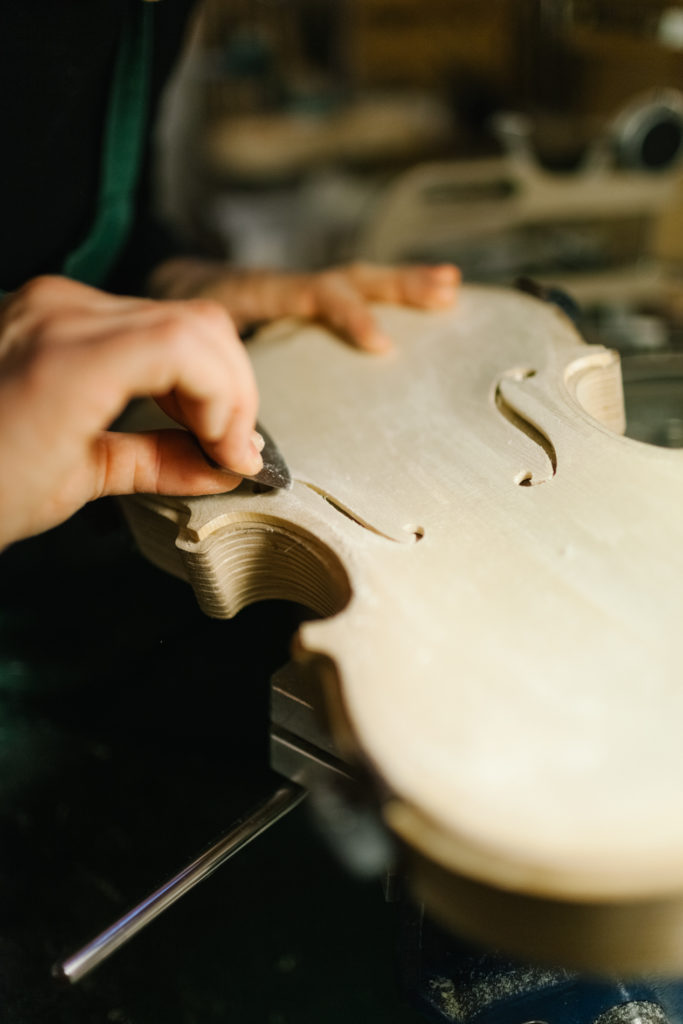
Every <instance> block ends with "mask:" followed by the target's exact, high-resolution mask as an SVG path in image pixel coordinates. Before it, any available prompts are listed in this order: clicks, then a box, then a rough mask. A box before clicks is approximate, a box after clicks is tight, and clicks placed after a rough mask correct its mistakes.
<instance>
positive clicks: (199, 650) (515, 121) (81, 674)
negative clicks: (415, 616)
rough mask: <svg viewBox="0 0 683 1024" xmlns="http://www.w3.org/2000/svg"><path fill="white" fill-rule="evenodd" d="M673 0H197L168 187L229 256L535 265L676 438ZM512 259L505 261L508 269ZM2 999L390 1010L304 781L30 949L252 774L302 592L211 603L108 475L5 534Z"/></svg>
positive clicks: (3, 1013) (358, 909)
mask: <svg viewBox="0 0 683 1024" xmlns="http://www.w3.org/2000/svg"><path fill="white" fill-rule="evenodd" d="M681 89H683V7H675V6H672V5H671V4H666V3H663V2H661V0H629V2H622V0H573V2H572V0H554V2H553V0H488V2H487V3H481V2H480V0H281V2H279V0H209V2H208V3H206V4H205V5H204V8H203V12H202V15H201V17H200V18H198V19H197V20H196V22H195V23H194V25H193V31H192V34H191V37H190V38H189V39H188V46H187V51H186V54H185V56H184V59H183V61H182V64H181V65H180V67H179V69H178V73H177V75H176V76H175V78H174V80H173V82H172V83H171V86H170V87H169V90H168V93H167V96H166V102H165V108H164V116H163V118H162V120H161V122H160V125H159V129H158V136H157V143H158V161H157V164H158V171H157V174H158V186H159V188H158V195H159V206H160V210H161V211H162V212H163V214H164V215H165V216H166V217H167V218H168V219H169V220H170V221H171V222H172V223H173V224H174V226H175V227H176V229H177V230H178V231H179V232H180V233H182V234H183V235H184V236H185V237H186V238H187V239H188V240H190V241H192V243H193V244H196V245H197V246H199V247H201V248H202V249H204V250H206V251H210V252H212V253H215V254H222V255H225V256H226V257H228V258H230V259H231V260H233V261H234V262H235V263H236V264H237V265H241V266H244V267H255V266H261V267H281V268H291V269H300V268H306V267H308V268H318V267H323V266H326V265H329V264H332V263H336V262H340V261H343V260H349V259H364V258H372V259H376V260H385V261H395V262H402V261H406V260H414V259H424V260H428V261H430V262H431V261H437V260H438V261H440V260H445V259H448V260H454V261H455V262H457V263H458V264H459V265H460V266H461V268H462V270H463V276H464V279H465V280H466V281H486V282H499V283H503V284H506V285H508V284H509V285H514V284H515V283H516V282H518V281H519V280H520V279H529V278H531V279H533V281H534V282H536V284H537V285H539V286H541V287H552V288H560V289H562V290H563V291H564V292H566V294H567V295H568V296H569V297H570V299H571V300H572V301H573V302H575V303H576V315H577V317H578V320H579V323H580V325H581V327H582V330H583V331H584V333H585V334H586V336H587V337H588V338H589V339H590V340H597V341H602V342H603V343H605V344H609V345H611V346H613V347H617V348H618V349H619V350H620V351H621V353H622V356H623V365H624V376H625V386H626V400H627V415H628V432H629V434H630V435H631V436H633V437H638V438H640V439H641V440H644V441H648V442H650V443H654V444H663V445H668V446H682V445H683V355H682V354H681V353H682V351H683V349H682V347H681V338H682V332H681V321H682V318H683V293H682V291H681V281H682V277H681V269H682V265H683V231H682V230H681V229H682V228H683V191H682V190H681V173H682V172H681V166H682V165H681V157H682V156H683V96H682V95H681V92H680V91H679V90H681ZM527 286H528V282H527ZM0 572H1V576H0V579H1V585H0V634H1V635H2V641H3V643H2V650H3V651H4V654H3V659H4V661H3V663H2V665H1V666H0V735H1V736H2V743H1V744H0V761H1V763H2V772H1V773H0V817H1V824H0V828H1V834H2V841H1V843H0V879H1V884H2V890H3V896H2V900H1V901H0V1021H1V1022H2V1024H38V1022H40V1024H95V1022H98V1024H101V1022H112V1024H161V1022H163V1024H214V1022H223V1021H231V1022H232V1021H234V1022H239V1024H251V1022H253V1024H309V1022H310V1024H313V1022H315V1024H323V1022H324V1024H342V1022H343V1024H347V1022H349V1021H354V1022H358V1024H365V1022H367V1024H371V1022H372V1024H378V1022H383V1021H387V1022H388V1021H391V1022H392V1024H401V1022H405V1024H409V1022H413V1024H416V1022H418V1021H420V1020H423V1019H425V1018H424V1016H423V1015H422V1012H421V1010H419V1009H418V1007H417V1006H416V1001H415V998H414V996H415V993H414V991H411V976H410V973H411V972H410V970H409V969H408V967H407V966H406V964H407V963H409V957H408V958H407V957H406V953H407V948H406V945H405V944H406V942H407V941H408V940H407V937H406V936H407V935H409V932H410V929H409V928H408V930H406V921H408V920H409V919H410V915H411V913H412V911H413V909H414V908H410V907H406V905H405V901H402V900H400V899H399V901H398V903H389V902H386V901H385V898H384V892H383V889H382V886H381V884H380V882H379V880H377V881H371V882H368V881H359V880H358V879H355V878H352V877H351V876H350V875H349V874H348V873H347V871H346V870H345V868H343V867H342V866H341V865H340V864H339V863H338V862H337V860H336V859H335V857H334V855H333V854H332V852H331V851H330V849H329V847H328V845H327V843H326V841H325V840H324V838H323V837H322V836H321V834H320V831H319V829H318V827H317V826H316V823H315V822H314V820H313V819H312V818H311V817H310V814H309V811H308V809H307V807H306V805H303V806H302V807H300V808H299V809H297V810H296V811H295V812H294V813H293V814H292V815H291V816H290V817H289V818H287V819H286V820H285V821H284V822H282V823H280V824H279V825H277V826H275V827H274V828H273V829H272V830H271V831H270V832H269V833H268V834H267V835H265V836H264V837H262V838H261V839H259V840H257V841H256V842H255V843H254V844H252V846H250V847H249V848H248V849H247V850H245V851H243V852H242V853H241V854H240V855H239V856H238V857H237V858H236V859H235V860H233V861H232V862H230V864H229V865H227V866H225V867H223V868H222V869H221V870H220V871H219V872H218V873H217V874H216V875H214V876H213V877H212V878H210V879H208V880H207V881H205V882H203V883H202V884H201V885H200V886H199V887H198V888H197V889H196V890H194V891H193V892H191V893H190V894H188V895H187V896H185V897H184V898H183V899H182V900H181V901H180V902H179V903H178V904H176V905H175V906H174V907H172V908H171V909H169V910H168V911H166V912H165V913H164V914H163V915H162V916H161V917H160V918H159V919H158V920H157V921H155V922H154V923H152V924H151V925H150V926H149V927H148V928H147V929H145V930H144V931H143V932H142V933H141V934H140V935H139V936H138V937H136V938H134V939H133V940H132V941H131V942H130V943H129V944H128V945H127V946H125V947H124V948H122V949H121V950H120V951H118V952H117V953H115V954H114V956H113V957H112V958H111V959H110V960H109V961H107V962H106V963H105V964H103V965H102V966H101V967H99V968H98V969H97V970H96V971H95V972H93V973H92V974H91V975H90V976H88V977H87V978H85V979H84V980H83V981H82V982H80V983H79V984H78V985H77V986H75V987H74V988H72V989H69V988H66V989H63V988H60V987H59V986H57V985H56V983H55V982H53V981H52V978H51V976H50V969H51V966H52V964H53V963H55V962H56V961H58V960H59V959H60V958H62V957H64V956H66V955H68V954H70V953H72V952H73V951H74V950H75V949H76V948H78V947H79V946H80V945H82V944H83V943H85V942H86V941H87V940H89V939H90V938H92V937H93V936H94V935H95V934H96V933H97V932H98V931H100V930H101V929H102V928H103V927H105V926H106V925H108V924H110V923H111V922H112V921H113V920H115V919H116V918H117V917H118V916H119V915H120V914H122V913H123V912H124V911H125V910H127V909H128V908H129V907H130V906H132V905H133V904H134V903H135V902H136V901H137V900H139V899H141V898H142V897H143V896H145V895H146V894H147V893H148V892H150V891H151V890H153V889H154V888H155V887H156V886H157V885H158V884H160V883H161V882H162V881H164V880H165V879H166V878H168V877H169V876H170V875H172V874H173V873H175V871H176V870H177V869H179V868H180V867H182V866H183V865H184V864H185V863H187V862H188V861H189V860H191V859H192V858H193V857H194V856H195V855H196V854H197V853H198V852H200V850H201V849H202V848H203V847H205V846H206V845H207V844H208V843H209V842H210V841H211V840H212V839H214V838H215V837H216V836H217V835H218V834H219V833H220V832H221V831H222V830H224V829H226V828H228V827H229V825H230V824H231V822H232V821H233V820H235V819H236V818H237V817H239V816H240V815H241V814H243V813H244V812H245V811H247V810H248V809H249V807H250V806H251V804H252V803H253V802H254V801H255V800H256V799H257V798H258V797H259V796H261V795H263V794H264V793H266V792H267V791H268V790H269V788H270V786H271V785H272V781H273V780H272V777H271V774H270V772H269V769H268V761H267V758H268V754H267V730H268V680H269V678H270V675H271V674H272V672H273V671H275V669H277V668H278V667H279V666H280V665H282V664H283V663H284V662H285V661H286V660H287V657H288V649H289V642H290V638H291V636H292V634H293V632H294V630H295V629H296V626H297V624H298V622H299V621H300V620H301V617H302V616H303V615H304V614H305V612H304V611H303V610H302V609H300V608H297V607H295V606H289V605H283V604H278V603H268V604H264V605H261V606H255V607H253V608H250V609H247V610H245V611H244V612H242V613H240V615H239V616H238V618H237V619H236V620H235V621H233V622H217V621H212V620H209V619H207V618H205V617H204V616H203V615H202V614H201V613H200V612H199V610H198V608H197V605H196V602H195V600H194V597H193V595H192V593H191V592H190V590H189V588H188V587H187V586H186V585H185V584H183V583H181V582H179V581H177V580H175V579H171V578H168V577H166V576H165V575H164V574H162V573H161V572H160V571H159V570H157V569H155V568H153V567H152V566H151V565H149V564H147V563H146V562H144V561H143V559H142V558H141V556H140V555H139V554H138V553H137V551H136V550H135V548H134V546H133V543H132V540H131V538H130V536H129V535H128V533H127V531H126V529H125V527H124V526H123V524H122V520H121V518H120V515H119V512H118V507H117V506H116V504H115V503H114V502H111V501H105V502H102V503H100V504H98V505H97V506H94V507H92V508H89V509H86V510H84V511H83V512H82V513H80V514H79V515H78V516H76V517H75V518H74V519H73V520H72V521H71V522H69V523H67V524H65V526H63V527H60V528H58V529H56V530H53V531H51V532H50V533H49V534H47V535H45V536H43V537H40V538H36V539H35V540H31V541H27V542H24V543H22V544H18V545H15V546H14V547H13V548H11V549H10V550H9V551H8V552H6V553H5V554H4V555H3V558H2V566H1V568H0Z"/></svg>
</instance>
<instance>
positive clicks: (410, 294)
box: [348, 263, 460, 309]
mask: <svg viewBox="0 0 683 1024" xmlns="http://www.w3.org/2000/svg"><path fill="white" fill-rule="evenodd" d="M348 274H349V278H350V280H351V281H352V282H353V284H354V286H355V287H356V288H357V289H358V291H359V292H360V293H361V294H362V295H363V296H364V297H365V298H366V299H369V300H370V301H373V302H393V303H397V304H399V305H409V306H417V307H419V308H423V309H444V308H448V307H449V306H452V305H453V304H454V302H455V301H456V298H457V293H458V286H459V284H460V271H459V270H458V268H457V267H455V266H453V265H452V264H450V263H443V264H440V265H438V266H423V265H411V266H405V267H386V266H381V265H379V264H373V263H355V264H352V265H351V266H350V267H349V268H348Z"/></svg>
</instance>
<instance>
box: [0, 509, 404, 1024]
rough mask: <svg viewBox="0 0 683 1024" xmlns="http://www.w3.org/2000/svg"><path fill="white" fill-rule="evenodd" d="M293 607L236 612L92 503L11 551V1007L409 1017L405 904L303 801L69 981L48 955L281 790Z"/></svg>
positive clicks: (5, 724) (3, 928)
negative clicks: (281, 705)
mask: <svg viewBox="0 0 683 1024" xmlns="http://www.w3.org/2000/svg"><path fill="white" fill-rule="evenodd" d="M301 616H302V612H301V610H300V609H298V608H297V607H295V606H290V605H287V604H284V603H281V602H266V603H264V604H261V605H256V606H254V607H252V608H249V609H246V610H245V611H244V612H242V613H240V615H239V616H238V617H237V618H236V619H235V620H233V621H231V622H222V621H221V622H219V621H214V620H211V619H208V618H206V617H205V616H204V615H202V613H201V612H200V611H199V609H198V606H197V604H196V602H195V599H194V596H193V594H192V592H191V590H190V588H189V587H188V586H187V585H186V584H185V583H182V582H181V581H179V580H176V579H174V578H172V577H169V576H167V575H165V574H164V573H162V572H161V571H160V570H158V569H156V568H154V567H153V566H151V565H149V564H148V563H147V562H146V561H144V560H143V558H142V557H141V556H140V555H139V554H138V552H137V551H136V549H135V547H134V545H133V542H132V540H131V539H130V536H129V534H128V532H127V530H126V529H125V527H124V525H123V523H122V520H121V518H120V515H119V511H118V506H117V505H116V504H115V502H113V501H111V500H109V501H104V502H100V503H98V504H97V505H95V506H92V507H91V508H89V509H87V510H85V511H84V512H82V513H80V514H79V515H77V516H75V517H74V518H73V519H72V520H71V521H70V522H69V523H67V524H65V525H64V526H62V527H59V528H57V529H56V530H53V531H51V532H50V533H48V534H45V535H44V536H42V537H39V538H35V539H32V540H29V541H24V542H22V543H20V544H16V545H14V546H13V547H11V548H10V549H9V550H8V551H6V552H5V553H4V554H2V555H0V816H1V824H0V829H1V831H0V887H1V888H0V892H1V897H0V1022H2V1024H38V1022H39V1024H91V1022H92V1024H95V1022H97V1024H110V1022H111V1024H213V1022H219V1021H220V1022H227V1021H230V1022H235V1024H251V1022H254V1024H308V1022H310V1024H313V1022H315V1024H349V1022H354V1024H365V1022H367V1024H375V1022H385V1021H391V1022H392V1024H416V1022H417V1021H418V1020H421V1019H422V1018H421V1017H418V1015H417V1014H416V1013H415V1012H414V1011H413V1009H412V1008H410V1007H409V1006H408V1004H407V1003H406V1002H405V1001H404V999H403V996H402V994H401V986H400V981H399V976H400V972H399V971H398V970H397V967H396V964H397V961H396V952H395V951H396V943H397V939H396V936H397V925H396V918H395V910H394V908H393V907H392V906H391V905H389V904H386V903H385V902H384V899H383V896H382V889H381V886H380V884H379V882H374V881H373V882H360V881H358V880H357V879H354V878H351V877H350V876H349V875H347V873H346V871H345V870H344V869H343V868H342V867H341V866H340V865H339V864H338V863H337V862H336V860H335V858H334V857H333V856H332V854H331V853H330V851H329V850H328V848H327V846H326V844H325V843H324V842H323V841H322V840H321V839H320V837H319V835H318V832H317V831H316V829H315V827H314V825H313V823H312V821H311V819H310V817H309V813H310V812H309V811H308V809H307V805H306V804H303V805H302V806H300V807H299V808H297V810H296V811H294V812H293V813H292V814H291V815H290V816H289V817H288V818H286V819H285V820H284V821H282V822H280V823H279V824H278V825H276V826H275V827H274V828H273V829H271V830H270V831H269V832H268V833H267V834H266V835H265V836H263V837H261V838H260V839H258V840H257V841H255V842H254V843H253V844H252V845H251V846H250V847H249V848H248V849H246V850H244V851H242V852H241V853H240V854H239V855H238V856H237V857H236V858H235V859H233V860H232V861H231V862H230V863H229V864H227V865H225V866H223V867H222V868H221V869H220V870H219V871H218V872H216V874H214V875H213V876H212V877H211V878H209V879H207V880H205V881H204V882H202V883H201V884H200V885H199V886H197V887H196V888H195V889H194V890H193V891H192V892H190V893H189V894H187V895H186V896H184V897H183V898H182V899H181V900H180V901H179V902H178V903H177V904H175V905H174V906H173V907H171V908H170V909H169V910H167V911H166V912H165V913H164V914H162V915H161V916H160V917H159V918H158V919H157V920H156V921H154V922H152V923H151V924H150V925H149V926H148V927H147V928H146V929H144V930H143V931H142V932H141V933H140V934H139V935H138V936H136V937H135V938H133V939H132V940H131V941H130V942H129V943H128V944H127V945H126V946H124V947H123V948H121V949H120V950H118V951H117V952H116V953H115V954H114V955H113V956H112V957H111V959H110V960H108V961H107V962H105V963H104V964H102V965H101V966H100V967H98V968H97V969H96V970H95V971H93V972H92V974H90V975H88V976H87V977H86V978H84V979H83V980H82V981H81V982H79V983H78V984H76V985H74V986H71V987H65V988H60V987H59V986H58V985H57V984H56V983H55V982H53V981H52V979H51V975H50V968H51V966H52V964H53V963H54V962H55V961H57V960H59V959H60V958H63V957H65V956H67V955H68V954H70V953H72V952H74V951H75V950H76V949H77V948H79V947H80V946H81V945H83V944H84V943H85V942H86V941H87V940H89V939H90V938H92V937H93V936H94V935H95V934H97V933H98V932H99V931H101V930H102V929H103V928H104V927H105V926H107V925H109V924H110V923H112V922H113V921H114V920H115V919H116V918H118V917H119V916H120V915H121V914H122V913H123V912H124V911H126V910H127V909H129V908H130V907H131V906H132V905H133V904H134V903H136V902H137V901H138V900H139V899H141V898H142V897H143V896H145V895H147V893H149V892H150V891H152V890H153V889H155V888H156V887H157V886H158V885H159V884H160V883H161V882H163V881H165V880H166V879H167V878H169V877H171V876H172V875H173V874H175V873H176V871H177V870H178V869H179V868H181V867H183V866H184V865H185V864H186V863H187V862H189V861H190V860H191V859H193V857H194V856H196V855H197V854H198V853H199V852H201V850H202V849H203V848H204V847H205V846H206V845H207V844H208V843H209V842H210V841H211V840H212V839H215V838H216V837H217V836H218V835H219V834H220V833H221V832H223V831H225V830H226V829H227V828H228V827H229V826H230V824H231V822H233V821H234V820H235V819H236V818H238V817H239V816H240V815H241V814H243V813H244V811H245V810H247V809H248V808H249V807H250V806H251V805H252V804H253V803H254V801H255V800H257V799H259V798H260V797H261V796H263V795H265V794H266V793H267V792H268V791H269V790H270V789H272V786H273V782H274V777H273V776H272V774H271V773H270V770H269V768H268V753H267V729H268V714H267V708H268V681H269V678H270V675H271V674H272V672H273V671H274V670H275V669H277V668H278V667H280V666H281V665H282V664H284V663H285V662H286V660H287V658H288V652H289V643H290V638H291V635H292V633H293V632H294V630H295V629H296V626H297V624H298V623H299V621H300V620H301Z"/></svg>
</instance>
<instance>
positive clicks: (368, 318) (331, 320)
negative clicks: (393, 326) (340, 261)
mask: <svg viewBox="0 0 683 1024" xmlns="http://www.w3.org/2000/svg"><path fill="white" fill-rule="evenodd" d="M316 299H317V301H316V312H317V316H318V318H319V319H321V320H323V321H324V322H325V323H327V324H329V326H330V327H332V328H333V329H334V330H335V331H336V332H337V333H338V334H340V335H341V336H342V337H343V338H346V339H347V340H348V341H350V342H351V343H352V344H354V345H357V346H358V347H359V348H362V349H364V350H365V351H367V352H376V353H382V352H389V351H391V349H392V348H393V343H392V341H391V339H390V338H389V337H388V336H387V335H386V334H384V332H383V331H381V330H380V328H379V325H378V324H377V321H376V319H375V317H374V315H373V313H372V311H371V310H370V309H369V308H368V305H367V301H366V298H365V297H364V296H363V294H362V293H361V292H360V291H359V290H358V289H357V288H356V287H355V285H354V284H353V283H352V282H351V281H350V280H349V279H348V277H347V276H346V275H344V274H341V273H336V272H332V273H327V274H324V275H321V276H320V278H319V280H318V283H317V295H316Z"/></svg>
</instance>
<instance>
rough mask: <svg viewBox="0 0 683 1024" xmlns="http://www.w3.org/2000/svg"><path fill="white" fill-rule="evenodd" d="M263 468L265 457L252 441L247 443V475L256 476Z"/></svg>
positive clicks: (245, 465)
mask: <svg viewBox="0 0 683 1024" xmlns="http://www.w3.org/2000/svg"><path fill="white" fill-rule="evenodd" d="M262 469H263V457H262V455H261V453H260V451H259V450H258V449H257V448H256V446H255V445H254V443H253V442H252V441H250V442H249V444H248V445H247V450H246V452H245V457H244V471H245V473H246V474H247V476H256V474H257V473H260V472H261V470H262Z"/></svg>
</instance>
